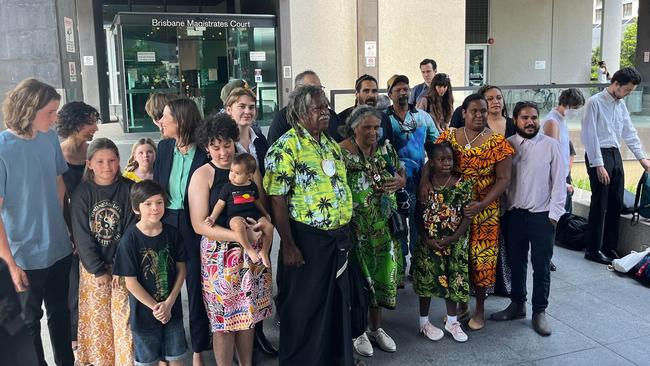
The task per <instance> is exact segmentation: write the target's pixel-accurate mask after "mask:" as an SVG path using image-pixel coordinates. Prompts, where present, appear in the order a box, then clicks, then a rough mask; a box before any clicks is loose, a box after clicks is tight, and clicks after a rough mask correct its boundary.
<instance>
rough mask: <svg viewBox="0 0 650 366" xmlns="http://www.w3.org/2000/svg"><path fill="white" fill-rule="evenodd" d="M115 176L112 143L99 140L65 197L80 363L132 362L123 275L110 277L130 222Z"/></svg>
mask: <svg viewBox="0 0 650 366" xmlns="http://www.w3.org/2000/svg"><path fill="white" fill-rule="evenodd" d="M131 184H132V182H131V181H130V180H128V179H126V178H124V177H122V176H121V175H120V155H119V152H118V150H117V146H115V143H113V141H111V140H109V139H107V138H99V139H96V140H95V141H93V142H92V143H91V144H90V146H89V147H88V155H87V160H86V170H85V172H84V176H83V181H82V182H81V183H80V184H79V186H77V189H76V190H75V192H74V194H73V195H72V201H71V213H72V232H73V235H74V238H75V242H76V244H77V250H78V252H79V259H80V260H81V264H82V265H81V266H80V267H79V336H78V343H79V351H78V357H79V358H78V360H79V361H80V362H81V364H82V365H87V364H93V365H95V366H104V365H133V341H132V336H131V332H130V331H129V328H128V325H127V323H128V318H129V304H128V297H127V295H128V293H127V290H126V286H125V283H124V278H120V277H117V276H115V277H113V276H112V266H113V257H114V256H115V252H116V250H117V246H118V243H119V242H120V239H121V237H122V233H123V232H124V231H125V230H126V228H127V227H128V226H129V225H130V224H132V223H133V222H135V215H134V213H133V210H132V209H131V203H130V199H129V191H130V189H131Z"/></svg>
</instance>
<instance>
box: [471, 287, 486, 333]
mask: <svg viewBox="0 0 650 366" xmlns="http://www.w3.org/2000/svg"><path fill="white" fill-rule="evenodd" d="M474 294H475V295H476V309H475V310H474V314H473V315H472V319H470V324H469V327H470V328H471V329H473V330H479V329H481V328H483V326H485V299H486V298H487V289H486V288H485V287H479V286H476V287H474Z"/></svg>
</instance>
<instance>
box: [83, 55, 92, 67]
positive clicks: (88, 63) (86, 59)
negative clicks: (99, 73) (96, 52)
mask: <svg viewBox="0 0 650 366" xmlns="http://www.w3.org/2000/svg"><path fill="white" fill-rule="evenodd" d="M94 65H95V58H94V57H93V56H84V66H94Z"/></svg>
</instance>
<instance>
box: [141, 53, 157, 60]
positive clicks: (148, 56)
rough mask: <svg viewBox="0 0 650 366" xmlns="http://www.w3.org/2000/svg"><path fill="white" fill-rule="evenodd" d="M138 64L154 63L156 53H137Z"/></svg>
mask: <svg viewBox="0 0 650 366" xmlns="http://www.w3.org/2000/svg"><path fill="white" fill-rule="evenodd" d="M138 62H156V53H155V52H138Z"/></svg>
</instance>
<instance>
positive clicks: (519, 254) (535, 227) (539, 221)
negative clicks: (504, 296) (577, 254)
mask: <svg viewBox="0 0 650 366" xmlns="http://www.w3.org/2000/svg"><path fill="white" fill-rule="evenodd" d="M506 217H507V218H506V220H505V222H506V236H505V239H506V246H507V248H508V264H509V265H510V270H511V272H512V291H511V292H510V299H511V300H512V302H516V303H524V302H526V273H527V271H528V247H529V246H530V261H531V263H532V264H533V298H532V303H533V313H539V312H542V311H544V310H545V309H546V307H547V306H548V294H549V292H550V288H551V270H550V264H551V257H553V243H554V242H555V227H554V226H553V224H551V222H550V220H549V218H548V211H546V212H530V211H528V210H520V209H514V210H510V211H508V213H506Z"/></svg>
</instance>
